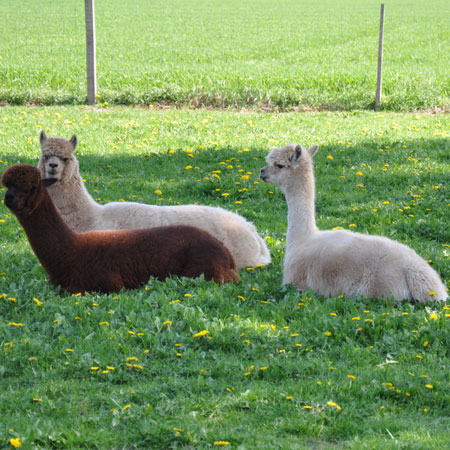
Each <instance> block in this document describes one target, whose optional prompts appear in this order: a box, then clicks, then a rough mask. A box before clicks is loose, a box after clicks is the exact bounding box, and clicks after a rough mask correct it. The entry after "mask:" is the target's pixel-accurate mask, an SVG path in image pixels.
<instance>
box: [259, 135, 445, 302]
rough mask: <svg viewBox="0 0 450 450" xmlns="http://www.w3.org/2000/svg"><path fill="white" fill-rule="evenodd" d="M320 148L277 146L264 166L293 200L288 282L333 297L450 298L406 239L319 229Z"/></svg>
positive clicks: (289, 201) (269, 179)
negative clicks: (315, 167) (317, 157)
mask: <svg viewBox="0 0 450 450" xmlns="http://www.w3.org/2000/svg"><path fill="white" fill-rule="evenodd" d="M317 148H318V147H317V146H314V147H311V148H310V149H305V148H302V147H300V146H299V145H295V144H289V145H287V146H285V147H281V148H276V149H274V150H272V151H271V152H270V154H269V155H268V156H267V163H268V165H267V166H266V167H264V168H262V169H261V175H260V176H261V178H262V180H263V181H265V182H267V183H272V184H275V185H278V186H279V187H280V188H281V189H282V190H283V192H284V194H285V196H286V201H287V205H288V230H287V237H286V254H285V260H284V276H283V282H284V283H285V284H293V285H294V286H296V287H297V288H298V289H299V290H303V289H306V288H311V289H312V290H313V291H315V292H317V293H319V294H321V295H324V296H327V297H331V296H336V295H339V294H345V295H347V296H355V295H363V296H367V297H374V298H391V299H395V300H403V299H407V300H409V301H417V302H426V301H430V300H445V299H446V298H447V297H448V295H447V292H446V289H445V286H444V285H443V284H442V282H441V280H440V278H439V275H438V274H437V272H436V271H435V270H434V269H433V268H432V267H431V266H430V265H429V264H428V263H427V262H426V261H425V260H424V259H422V258H421V257H420V256H419V255H417V253H415V252H414V251H413V250H412V249H411V248H409V247H407V246H406V245H404V244H400V243H398V242H396V241H393V240H391V239H388V238H385V237H382V236H370V235H363V234H358V233H352V232H350V231H345V230H327V231H319V230H318V228H317V227H316V222H315V212H314V210H315V181H314V171H313V161H312V158H313V156H314V154H315V153H316V151H317Z"/></svg>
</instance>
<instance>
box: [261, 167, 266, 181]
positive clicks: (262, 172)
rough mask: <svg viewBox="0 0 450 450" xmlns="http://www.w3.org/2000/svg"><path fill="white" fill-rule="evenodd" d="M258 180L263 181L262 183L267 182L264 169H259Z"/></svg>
mask: <svg viewBox="0 0 450 450" xmlns="http://www.w3.org/2000/svg"><path fill="white" fill-rule="evenodd" d="M259 178H261V180H263V181H264V182H267V174H266V173H265V167H263V168H262V169H261V172H260V173H259Z"/></svg>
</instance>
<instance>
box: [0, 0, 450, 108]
mask: <svg viewBox="0 0 450 450" xmlns="http://www.w3.org/2000/svg"><path fill="white" fill-rule="evenodd" d="M95 3H96V5H95V6H96V29H97V74H98V92H99V101H100V102H102V103H104V102H108V103H109V104H152V103H162V104H169V105H177V106H179V105H189V106H194V107H195V106H205V105H206V106H210V107H229V106H231V107H242V106H245V107H249V106H250V107H256V108H260V109H261V108H264V109H271V110H276V109H293V108H299V109H331V110H341V109H346V110H350V109H372V108H373V105H374V100H375V88H376V71H377V52H378V32H379V14H380V3H381V1H379V0H376V1H375V0H362V1H358V2H355V1H353V0H340V1H336V0H318V1H309V0H286V1H282V2H274V1H271V0H248V1H245V2H243V1H239V0H226V1H221V2H217V1H209V0H195V1H194V0H188V1H185V0H169V1H167V0H155V1H151V2H149V1H146V0H136V1H133V2H123V1H118V0H112V1H97V2H95ZM385 4H386V20H385V49H384V77H383V101H382V109H383V110H391V111H415V110H425V109H434V108H438V109H444V110H448V108H449V106H450V3H449V2H448V0H433V1H429V2H424V1H421V0H386V1H385ZM0 15H1V17H2V27H1V28H0V102H3V103H10V104H29V103H31V104H83V103H85V102H86V96H87V94H86V73H85V71H86V69H85V67H86V57H85V23H84V2H80V1H78V0H67V1H64V2H55V1H52V0H39V1H35V0H20V1H16V0H2V2H1V3H0Z"/></svg>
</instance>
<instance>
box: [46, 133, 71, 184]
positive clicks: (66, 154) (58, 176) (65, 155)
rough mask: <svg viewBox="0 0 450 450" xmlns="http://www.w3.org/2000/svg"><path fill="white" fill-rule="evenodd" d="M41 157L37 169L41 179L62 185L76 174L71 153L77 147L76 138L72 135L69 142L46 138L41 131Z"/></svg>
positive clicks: (61, 139)
mask: <svg viewBox="0 0 450 450" xmlns="http://www.w3.org/2000/svg"><path fill="white" fill-rule="evenodd" d="M39 138H40V142H41V149H42V155H41V157H40V159H39V164H38V168H39V170H40V171H41V176H42V178H43V179H47V178H48V179H53V180H54V182H55V181H59V182H61V183H64V182H65V181H67V180H69V179H70V178H71V177H72V176H73V175H74V174H75V173H77V172H78V161H77V159H76V158H75V156H74V154H73V152H74V150H75V148H76V146H77V143H78V140H77V136H76V135H75V134H74V135H73V136H72V137H71V139H70V141H68V140H67V139H64V138H58V137H53V136H50V137H47V136H46V134H45V131H44V130H42V131H41V134H40V136H39Z"/></svg>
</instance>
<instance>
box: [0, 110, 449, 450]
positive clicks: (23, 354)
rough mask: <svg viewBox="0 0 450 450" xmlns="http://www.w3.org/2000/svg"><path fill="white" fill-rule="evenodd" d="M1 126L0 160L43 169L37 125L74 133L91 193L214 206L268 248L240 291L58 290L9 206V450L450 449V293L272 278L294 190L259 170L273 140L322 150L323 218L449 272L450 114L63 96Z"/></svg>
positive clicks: (3, 378)
mask: <svg viewBox="0 0 450 450" xmlns="http://www.w3.org/2000/svg"><path fill="white" fill-rule="evenodd" d="M0 120H1V122H2V127H1V129H0V142H1V154H0V160H1V161H0V173H3V171H4V169H6V167H8V166H10V165H12V164H14V163H16V162H21V163H31V164H36V163H37V160H38V157H39V154H40V150H39V143H38V133H39V130H40V129H41V128H44V129H45V130H46V132H47V134H48V135H59V136H64V137H67V138H69V137H70V136H71V135H72V134H73V133H77V135H78V138H79V142H80V144H79V148H78V151H77V154H78V158H79V161H80V167H81V173H82V175H83V176H84V179H85V181H86V186H87V188H88V190H89V191H90V192H91V194H92V195H93V196H94V197H95V198H97V199H98V201H100V202H107V201H111V200H119V199H124V200H133V201H143V202H146V203H154V204H160V205H166V204H169V205H172V204H178V203H192V202H199V203H202V204H209V205H216V206H222V207H224V208H227V209H230V210H233V211H237V212H239V213H240V214H242V215H244V216H245V217H246V218H248V219H249V220H251V221H253V222H254V223H255V225H256V226H257V228H258V230H259V231H260V234H261V235H262V236H263V237H265V238H266V240H267V243H268V246H269V248H270V250H271V254H272V257H273V263H272V264H271V265H269V266H267V267H263V268H256V269H252V268H249V269H248V270H242V271H241V272H240V275H241V281H240V282H239V283H237V284H235V285H226V286H221V287H217V286H215V285H214V284H213V283H207V282H205V281H203V280H201V279H200V280H184V279H183V280H176V279H173V280H168V281H166V282H164V283H163V282H157V281H155V280H150V282H149V284H148V285H147V286H146V287H143V288H142V289H139V290H134V291H128V292H121V293H119V294H114V295H99V294H89V295H86V296H67V295H65V294H64V293H63V292H60V291H59V290H58V289H56V288H54V287H51V286H49V285H48V284H47V279H46V276H45V273H44V271H43V270H42V268H41V267H40V266H39V264H38V262H37V260H36V258H35V257H34V255H33V253H32V251H31V249H30V246H29V244H28V242H27V240H26V237H25V235H24V233H23V230H22V229H21V227H20V226H19V224H18V222H17V220H16V219H15V217H14V216H12V215H11V214H10V213H9V211H8V210H7V209H6V208H5V207H4V205H1V206H0V232H1V237H2V239H1V240H0V255H1V258H0V448H11V447H12V446H13V445H16V446H17V445H19V444H20V445H21V446H22V448H38V447H40V448H102V449H104V448H127V449H130V448H217V447H219V446H226V447H228V448H242V449H243V448H248V449H250V448H251V449H254V448H258V449H262V448H271V449H272V448H292V449H294V448H295V449H297V448H317V449H322V448H354V449H373V448H378V449H389V448H391V449H394V448H395V449H442V448H448V447H449V446H450V438H449V434H448V429H449V427H450V377H449V374H450V370H449V369H450V365H449V357H450V350H449V349H450V326H449V324H450V322H449V321H450V309H449V305H445V304H428V305H410V304H408V303H399V304H397V305H395V306H392V305H391V303H390V302H386V301H381V300H377V299H362V298H330V299H325V298H322V297H320V296H317V295H315V294H314V293H312V292H304V293H302V294H299V293H297V292H296V291H295V290H294V289H292V288H291V287H282V286H281V277H282V260H283V252H284V248H285V231H286V213H287V209H286V204H285V201H284V197H283V195H282V194H281V193H280V192H279V191H278V190H277V189H276V188H275V187H274V186H271V185H267V184H264V183H262V182H260V181H259V179H258V173H259V169H260V168H261V167H262V166H263V165H264V158H265V156H266V154H267V153H268V151H269V150H270V149H271V148H273V147H275V146H279V145H283V144H285V143H287V142H299V143H301V144H304V145H312V144H319V145H320V149H319V153H318V154H317V155H316V159H315V163H316V178H317V222H318V225H319V227H320V228H322V229H326V228H333V227H343V228H346V229H351V230H356V231H359V232H362V233H377V234H383V235H386V236H388V237H391V238H393V239H397V240H399V241H401V242H404V243H406V244H408V245H410V246H412V247H413V248H414V249H415V250H416V251H417V252H418V253H420V254H421V255H422V256H423V257H425V258H426V259H427V260H429V261H430V262H431V264H432V265H433V267H434V268H435V269H436V270H437V271H438V272H439V273H440V274H441V277H442V279H443V280H444V281H445V283H446V284H447V285H449V284H450V263H449V256H450V248H449V245H450V232H449V222H448V217H449V208H450V203H449V199H450V195H449V188H448V179H449V172H450V144H449V132H450V116H449V115H447V114H440V115H428V114H420V115H415V114H403V113H383V114H375V113H371V112H338V113H329V112H322V113H302V114H298V113H284V114H268V113H265V114H263V113H257V112H248V111H247V112H242V111H241V112H229V111H207V110H198V111H187V110H152V109H149V108H103V109H102V108H96V109H94V108H88V107H82V106H76V107H61V106H57V107H27V108H24V107H6V108H2V109H1V110H0ZM3 193H4V190H2V191H1V192H0V194H1V195H2V196H3ZM202 331H203V332H204V333H200V334H201V335H202V336H199V335H198V333H199V332H202ZM206 332H207V333H206Z"/></svg>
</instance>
